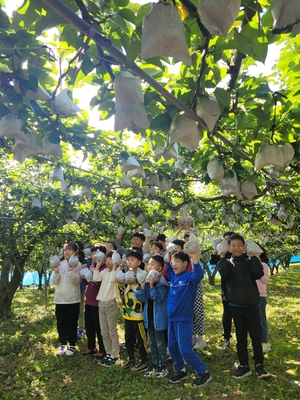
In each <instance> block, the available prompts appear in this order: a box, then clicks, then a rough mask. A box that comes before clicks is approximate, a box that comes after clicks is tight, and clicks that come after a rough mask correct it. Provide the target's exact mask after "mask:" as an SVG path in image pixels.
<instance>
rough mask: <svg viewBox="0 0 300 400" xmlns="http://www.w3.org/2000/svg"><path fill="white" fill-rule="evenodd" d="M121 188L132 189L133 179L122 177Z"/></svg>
mask: <svg viewBox="0 0 300 400" xmlns="http://www.w3.org/2000/svg"><path fill="white" fill-rule="evenodd" d="M120 186H121V187H122V188H128V187H132V182H131V179H130V178H128V176H122V178H121V179H120Z"/></svg>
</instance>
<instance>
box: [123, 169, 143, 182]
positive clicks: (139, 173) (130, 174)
mask: <svg viewBox="0 0 300 400" xmlns="http://www.w3.org/2000/svg"><path fill="white" fill-rule="evenodd" d="M126 176H127V178H129V179H130V178H132V177H133V176H141V177H143V178H146V174H145V171H144V169H143V168H142V167H138V168H135V169H132V170H131V171H128V172H127V175H126Z"/></svg>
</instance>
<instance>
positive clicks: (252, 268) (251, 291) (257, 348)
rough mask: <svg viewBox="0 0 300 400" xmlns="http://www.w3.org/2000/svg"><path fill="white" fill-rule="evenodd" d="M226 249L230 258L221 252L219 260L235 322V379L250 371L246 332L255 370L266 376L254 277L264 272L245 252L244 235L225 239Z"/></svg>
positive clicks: (257, 259) (258, 262) (244, 375)
mask: <svg viewBox="0 0 300 400" xmlns="http://www.w3.org/2000/svg"><path fill="white" fill-rule="evenodd" d="M228 244H229V247H228V250H229V252H230V253H231V254H232V257H231V259H230V260H226V259H225V253H222V254H220V257H221V259H220V261H219V264H218V267H219V271H220V275H221V277H223V278H225V279H226V282H227V287H226V298H227V299H228V304H229V306H230V307H231V312H232V317H233V321H234V325H235V331H236V340H237V354H238V359H239V363H240V365H239V366H238V368H237V370H236V371H235V372H234V374H233V377H234V378H237V379H241V378H244V377H246V376H250V375H251V374H252V372H251V370H250V368H249V365H248V351H247V334H248V332H249V335H250V338H251V341H252V347H253V351H254V361H255V370H256V373H257V375H258V378H266V377H267V376H269V374H268V373H267V371H266V370H265V368H264V365H263V362H264V356H263V352H262V345H261V324H260V315H259V308H258V305H259V292H258V289H257V284H256V279H260V278H261V277H262V276H263V274H264V272H263V267H262V265H261V262H260V260H259V258H258V257H256V256H253V255H251V254H248V256H249V257H250V258H248V256H246V254H244V253H245V250H246V244H245V239H244V238H243V236H241V235H238V234H234V235H231V236H230V238H229V239H228Z"/></svg>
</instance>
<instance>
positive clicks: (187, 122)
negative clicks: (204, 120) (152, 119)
mask: <svg viewBox="0 0 300 400" xmlns="http://www.w3.org/2000/svg"><path fill="white" fill-rule="evenodd" d="M199 140H200V133H199V130H198V126H197V123H196V121H195V120H194V119H193V118H191V117H188V116H186V115H185V114H180V115H177V116H176V117H175V118H173V120H172V122H171V127H170V136H169V143H170V144H172V143H176V142H181V143H182V146H183V147H185V148H187V149H188V150H196V149H197V148H198V146H199Z"/></svg>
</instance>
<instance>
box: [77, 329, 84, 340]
mask: <svg viewBox="0 0 300 400" xmlns="http://www.w3.org/2000/svg"><path fill="white" fill-rule="evenodd" d="M83 335H84V332H83V330H82V329H79V330H78V332H77V337H78V339H83Z"/></svg>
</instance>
